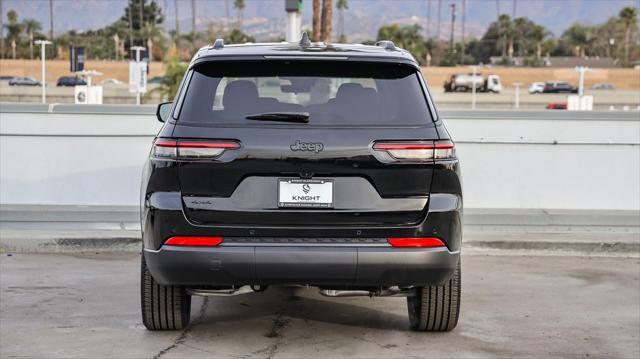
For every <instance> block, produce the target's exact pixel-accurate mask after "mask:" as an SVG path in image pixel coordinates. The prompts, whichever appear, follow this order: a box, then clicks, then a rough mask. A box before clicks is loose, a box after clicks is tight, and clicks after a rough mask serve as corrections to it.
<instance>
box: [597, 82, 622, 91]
mask: <svg viewBox="0 0 640 359" xmlns="http://www.w3.org/2000/svg"><path fill="white" fill-rule="evenodd" d="M591 89H592V90H615V89H616V86H615V85H614V84H611V83H606V82H604V83H597V84H594V85H593V86H591Z"/></svg>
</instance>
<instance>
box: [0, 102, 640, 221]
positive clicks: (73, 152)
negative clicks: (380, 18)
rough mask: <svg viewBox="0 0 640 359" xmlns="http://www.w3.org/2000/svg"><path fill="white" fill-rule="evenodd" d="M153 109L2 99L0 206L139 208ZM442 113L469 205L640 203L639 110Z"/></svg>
mask: <svg viewBox="0 0 640 359" xmlns="http://www.w3.org/2000/svg"><path fill="white" fill-rule="evenodd" d="M154 113H155V107H154V106H110V105H103V106H91V105H84V106H83V105H33V104H29V105H26V104H0V204H2V205H14V204H15V205H76V206H103V205H104V206H137V205H138V203H139V200H138V195H139V187H140V177H141V171H142V166H143V163H144V161H145V159H146V157H147V154H148V152H149V147H150V144H151V141H152V139H153V137H154V136H155V134H156V133H157V132H158V130H159V129H160V127H161V124H160V123H159V122H157V121H156V119H155V115H154ZM440 115H441V117H443V118H444V119H445V123H446V126H447V128H448V130H449V131H450V132H451V134H452V136H453V138H454V140H455V141H456V144H457V149H458V154H459V157H460V160H461V162H462V176H463V181H464V191H465V207H467V208H489V209H493V208H514V209H580V210H584V209H587V210H635V211H637V210H640V114H639V113H638V112H613V111H611V112H567V111H493V110H491V111H441V113H440ZM398 180H399V181H401V180H402V179H400V178H399V179H398Z"/></svg>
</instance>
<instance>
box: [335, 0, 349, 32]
mask: <svg viewBox="0 0 640 359" xmlns="http://www.w3.org/2000/svg"><path fill="white" fill-rule="evenodd" d="M336 9H338V11H339V12H340V23H339V25H338V34H339V35H338V42H347V37H346V36H345V35H344V11H345V10H348V9H349V5H347V0H337V2H336Z"/></svg>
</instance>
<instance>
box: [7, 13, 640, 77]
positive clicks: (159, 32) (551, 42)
mask: <svg viewBox="0 0 640 359" xmlns="http://www.w3.org/2000/svg"><path fill="white" fill-rule="evenodd" d="M184 4H187V2H186V1H182V2H181V4H180V5H181V6H178V1H177V0H173V5H174V14H175V18H176V23H175V26H174V29H173V30H171V31H169V32H165V31H164V30H163V29H164V28H166V27H167V26H166V25H167V24H166V16H165V14H163V9H162V8H161V7H160V6H159V5H158V2H157V0H128V3H127V6H126V7H125V9H124V13H123V15H122V16H121V17H120V18H119V19H118V20H116V21H115V22H113V23H112V24H110V25H108V26H105V27H104V28H101V29H97V30H88V31H83V32H77V31H75V30H70V31H67V32H66V33H64V34H61V35H59V36H57V37H55V39H53V40H54V47H53V49H52V50H50V51H52V52H53V53H50V55H49V56H52V57H58V58H64V57H65V55H64V54H65V51H67V49H68V47H69V46H71V45H73V46H84V47H85V55H86V56H87V58H92V59H127V58H130V57H131V52H130V51H129V49H130V48H131V46H143V47H146V48H147V49H148V50H149V56H150V58H151V59H154V60H161V59H164V58H165V57H166V56H167V55H168V54H174V55H175V56H177V58H178V59H182V60H188V59H189V58H190V56H191V55H192V54H193V53H194V52H195V51H196V50H197V49H198V48H199V47H201V46H204V45H206V44H209V43H212V41H213V40H214V39H216V38H218V37H223V38H224V39H225V42H227V43H242V42H253V41H255V38H253V37H252V36H250V35H248V34H246V33H244V32H243V31H242V30H241V28H242V22H243V13H244V9H245V7H246V4H245V1H244V0H233V8H234V10H235V11H236V18H237V20H236V21H235V22H234V23H232V24H229V23H227V22H228V21H229V20H228V19H229V18H230V15H229V7H230V6H229V0H225V1H224V9H225V14H226V16H225V21H224V23H214V22H210V23H209V24H207V25H206V28H205V29H204V30H200V31H198V30H197V29H196V23H195V19H196V15H195V14H196V13H197V9H196V2H195V0H191V1H190V3H188V4H189V5H190V10H191V29H190V30H191V31H188V32H185V31H182V32H181V31H180V26H179V25H180V24H179V23H178V21H177V19H178V12H179V11H180V10H182V11H185V10H189V8H188V7H185V6H183V5H184ZM165 5H167V2H166V1H165ZM334 7H335V9H336V10H337V11H338V26H337V31H336V35H337V36H336V40H337V41H338V42H347V35H346V34H345V32H344V17H345V13H346V12H347V11H348V9H349V7H348V1H347V0H336V1H335V2H334V1H333V0H312V13H313V15H312V24H311V38H312V40H313V41H322V42H331V41H332V39H333V37H332V36H333V34H334V31H333V17H334V11H333V10H334ZM185 8H186V9H185ZM164 11H167V9H166V8H165V9H164ZM637 14H638V10H637V8H634V7H625V8H623V9H622V10H621V11H620V12H619V14H618V15H617V16H614V17H611V18H610V19H608V20H607V21H606V22H604V23H602V24H597V25H585V24H580V23H575V24H572V25H571V26H570V27H569V28H568V29H567V30H565V31H564V32H563V33H562V34H561V35H560V36H554V34H552V33H551V32H550V31H549V30H548V29H546V28H545V27H544V26H542V25H540V24H536V23H535V22H533V21H532V20H530V19H528V18H527V17H517V18H515V19H512V18H511V17H510V16H509V15H506V14H502V15H500V16H499V17H498V19H497V20H496V21H494V22H492V23H490V24H489V26H488V27H487V29H486V31H485V33H484V34H483V36H482V37H480V38H465V39H459V40H458V41H455V42H454V41H448V42H447V41H443V40H441V39H439V38H437V37H429V36H425V35H424V34H423V31H422V29H421V27H420V26H418V25H404V26H402V25H398V24H390V25H385V26H382V27H381V28H380V29H379V30H378V34H377V39H376V41H377V40H392V41H394V42H395V43H396V44H397V45H398V46H400V47H402V48H404V49H407V50H408V51H410V52H411V53H412V54H413V55H414V57H415V58H416V59H417V60H418V61H419V62H420V63H421V64H425V65H442V66H453V65H464V64H478V63H489V62H490V60H491V58H492V57H497V58H499V59H500V63H502V64H505V65H510V64H514V62H515V59H516V58H518V59H523V60H524V62H525V64H526V65H529V66H542V65H543V64H544V59H545V58H546V57H548V56H578V57H585V56H590V57H611V58H613V59H615V60H616V62H617V63H618V64H620V65H629V64H631V63H632V62H633V61H635V60H638V59H639V58H640V36H639V35H638V24H637ZM7 20H8V21H7V23H6V24H3V27H2V30H3V31H4V32H5V33H6V35H5V36H4V37H3V38H2V41H0V44H1V45H2V49H0V56H1V57H3V58H6V57H12V58H34V57H36V56H38V54H37V51H34V45H33V44H34V41H35V40H38V39H45V38H48V37H49V38H50V37H51V36H52V35H53V34H52V33H50V35H49V36H46V35H45V34H44V33H43V32H42V25H41V24H40V23H39V22H38V21H36V20H34V19H30V18H27V19H23V20H20V19H19V18H18V14H17V13H16V12H15V11H14V10H9V12H8V13H7ZM451 38H452V39H453V36H452V37H451ZM271 40H272V41H281V40H283V39H282V38H277V39H271ZM376 41H374V40H371V41H367V42H365V43H375V42H376Z"/></svg>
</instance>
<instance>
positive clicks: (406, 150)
mask: <svg viewBox="0 0 640 359" xmlns="http://www.w3.org/2000/svg"><path fill="white" fill-rule="evenodd" d="M373 150H374V152H375V154H376V155H377V157H378V159H380V160H382V161H383V162H431V161H450V160H455V159H456V149H455V145H454V144H453V142H451V141H449V140H445V141H410V142H404V141H403V142H400V141H388V142H387V141H378V142H375V143H374V144H373Z"/></svg>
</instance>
